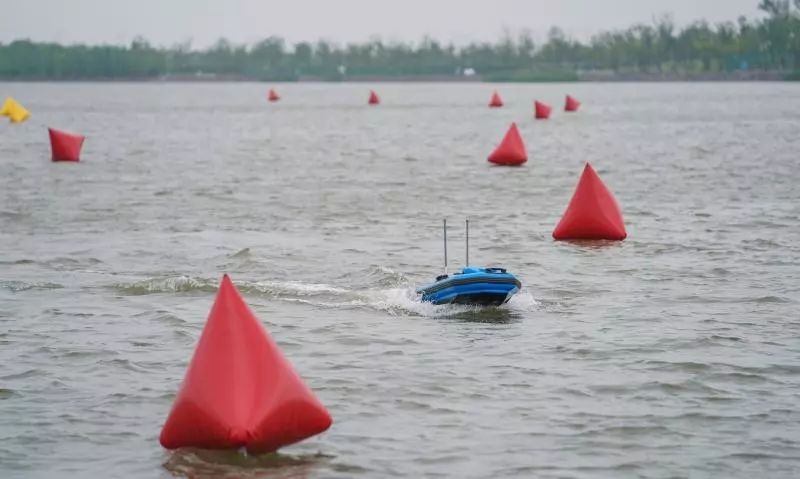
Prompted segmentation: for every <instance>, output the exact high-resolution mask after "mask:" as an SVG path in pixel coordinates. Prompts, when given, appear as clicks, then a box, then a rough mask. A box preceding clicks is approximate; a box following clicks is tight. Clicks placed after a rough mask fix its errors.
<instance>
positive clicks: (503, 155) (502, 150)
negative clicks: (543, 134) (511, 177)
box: [489, 123, 528, 166]
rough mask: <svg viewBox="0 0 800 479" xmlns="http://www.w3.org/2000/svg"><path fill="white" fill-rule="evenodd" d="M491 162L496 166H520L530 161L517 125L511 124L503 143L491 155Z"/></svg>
mask: <svg viewBox="0 0 800 479" xmlns="http://www.w3.org/2000/svg"><path fill="white" fill-rule="evenodd" d="M489 161H490V162H491V163H494V164H496V165H506V166H519V165H521V164H523V163H525V162H526V161H528V153H527V152H526V151H525V143H523V142H522V136H521V135H520V134H519V129H518V128H517V124H516V123H512V124H511V127H510V128H509V129H508V132H506V136H505V137H503V141H501V142H500V145H498V147H497V148H495V150H494V152H492V154H491V155H489Z"/></svg>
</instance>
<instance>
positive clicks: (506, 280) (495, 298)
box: [417, 220, 522, 306]
mask: <svg viewBox="0 0 800 479" xmlns="http://www.w3.org/2000/svg"><path fill="white" fill-rule="evenodd" d="M466 231H467V232H466V238H467V250H466V251H467V254H466V257H467V265H469V220H467V222H466ZM521 286H522V284H521V283H520V282H519V280H518V279H517V278H516V277H514V275H513V274H511V273H509V272H508V271H506V270H505V268H475V267H471V266H466V267H464V268H463V269H462V270H461V272H460V273H454V274H453V275H452V276H450V275H448V274H447V220H445V221H444V274H443V275H440V276H438V277H437V278H436V281H434V282H433V283H430V284H425V285H422V286H420V287H418V288H417V294H419V295H421V296H422V301H427V302H430V303H433V304H467V305H476V306H500V305H501V304H504V303H506V302H507V301H508V300H509V299H511V296H513V295H514V294H516V293H517V291H519V289H520V287H521Z"/></svg>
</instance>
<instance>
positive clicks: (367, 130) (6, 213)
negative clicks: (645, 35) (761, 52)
mask: <svg viewBox="0 0 800 479" xmlns="http://www.w3.org/2000/svg"><path fill="white" fill-rule="evenodd" d="M269 86H272V85H264V84H90V83H80V84H14V83H0V96H5V95H11V96H14V97H15V98H16V99H17V100H19V101H20V102H21V103H23V104H24V105H25V106H27V107H28V108H29V109H30V110H31V112H32V114H33V116H32V117H31V119H30V120H29V121H28V122H26V123H23V124H20V125H10V124H6V123H4V122H3V123H0V244H1V245H2V246H0V475H2V477H3V478H14V477H37V478H38V477H43V478H45V477H46V478H61V477H137V478H158V477H160V478H167V477H172V476H173V475H178V476H187V477H265V478H273V477H277V478H293V479H296V478H351V477H369V478H372V477H374V478H384V477H459V478H488V477H520V478H528V477H545V478H548V477H553V478H555V477H558V478H594V477H614V478H618V477H648V478H649V477H659V478H660V477H665V478H666V477H743V478H750V477H770V478H778V477H786V478H792V477H797V476H798V474H799V473H798V471H800V411H799V410H798V407H797V405H798V401H800V314H799V313H798V306H799V305H800V304H799V303H800V168H798V166H800V85H793V84H781V83H772V84H770V83H759V84H548V85H488V84H468V85H467V84H458V85H455V84H378V85H366V84H364V85H361V84H292V85H277V86H276V87H277V89H278V91H279V93H280V94H281V95H282V96H283V100H282V101H281V102H280V103H276V104H268V103H267V102H266V101H265V99H264V98H265V94H266V91H267V89H268V88H269ZM369 88H375V89H376V90H377V91H378V93H379V94H380V95H381V97H382V100H383V104H382V105H380V106H379V107H372V108H371V107H368V106H367V105H366V100H367V94H368V90H369ZM495 88H497V89H498V90H499V91H500V93H501V95H502V96H503V98H504V100H505V101H506V103H507V106H506V107H505V108H502V109H496V110H490V109H488V108H487V107H486V103H487V102H488V100H489V97H490V95H491V92H492V90H493V89H495ZM566 93H571V94H573V95H574V96H576V97H578V98H579V99H580V100H582V101H583V102H584V107H583V109H582V110H581V111H580V112H579V113H577V114H572V115H566V114H563V113H561V112H560V111H558V108H556V111H555V112H554V116H553V118H552V119H551V120H550V121H546V122H535V121H534V120H533V118H532V102H533V100H534V99H537V98H538V99H541V100H544V101H547V102H550V103H552V104H554V105H555V106H556V107H560V106H561V105H562V102H563V97H564V95H565V94H566ZM512 121H516V122H517V123H518V124H519V126H520V130H521V132H522V135H523V137H524V139H525V141H526V143H527V147H528V151H529V161H528V163H527V164H526V165H525V166H524V167H522V168H502V167H490V166H489V164H488V163H487V162H486V157H487V155H488V154H489V153H490V152H491V150H492V149H493V148H494V146H495V145H496V144H497V142H498V141H499V140H500V138H501V137H502V136H503V134H504V133H505V131H506V129H507V128H508V126H509V124H510V122H512ZM46 126H53V127H56V128H61V129H65V130H68V131H77V132H79V133H82V134H85V135H87V137H88V138H87V141H86V144H85V146H84V151H83V161H82V162H81V163H78V164H68V163H51V162H50V161H49V155H50V150H49V144H48V139H47V131H46V128H45V127H46ZM586 161H589V162H591V163H592V165H593V166H594V167H595V168H596V169H597V171H598V173H599V174H600V176H601V177H602V178H603V180H604V181H605V182H606V184H607V185H608V186H609V188H610V189H611V190H612V191H613V192H614V193H615V195H616V197H617V199H618V200H619V202H620V204H621V206H622V210H623V214H624V216H625V220H626V224H627V228H628V235H629V236H628V239H627V240H626V241H624V242H618V243H588V244H587V243H584V244H575V243H567V242H554V241H553V240H552V238H551V232H552V230H553V228H554V227H555V225H556V223H557V222H558V220H559V218H560V216H561V214H562V213H563V211H564V208H565V207H566V204H567V202H568V201H569V198H570V196H571V194H572V192H573V189H574V187H575V184H576V182H577V179H578V177H579V175H580V173H581V170H582V168H583V165H584V162H586ZM444 217H447V218H448V219H449V220H450V221H449V223H450V224H451V225H452V226H451V228H450V231H449V239H450V251H449V253H450V258H451V264H454V265H455V266H462V265H463V260H462V258H463V253H464V249H463V219H464V218H466V217H469V218H470V220H471V222H470V226H471V228H470V230H471V238H470V244H471V251H470V258H471V260H472V261H473V263H475V264H485V265H501V266H505V267H507V268H509V269H510V270H511V271H512V272H514V273H515V274H516V275H517V276H518V277H519V278H520V279H521V281H522V282H523V288H522V291H521V292H520V293H519V294H518V295H517V296H516V297H514V298H513V300H512V301H511V302H510V303H509V304H508V305H506V306H505V307H502V308H497V309H490V310H486V311H478V310H473V309H470V308H465V307H450V306H446V307H436V306H431V305H425V304H421V303H420V302H419V301H418V300H417V298H416V297H415V294H414V292H413V288H414V285H415V284H418V283H421V282H425V281H428V280H430V279H432V278H433V276H435V275H436V274H439V273H440V271H441V268H442V251H441V249H442V248H441V243H442V241H441V219H442V218H444ZM225 272H228V273H230V274H231V276H232V278H233V280H234V282H235V283H236V284H237V285H238V287H239V289H240V291H241V292H242V294H243V296H244V298H245V300H246V301H247V302H248V303H249V304H250V306H251V308H252V309H253V311H254V312H255V313H256V315H257V316H258V317H259V319H260V320H261V321H262V322H263V323H264V325H265V326H266V328H267V329H268V330H269V332H270V333H271V335H272V336H273V337H274V338H275V339H276V341H277V342H278V343H279V345H280V346H281V348H282V349H283V351H284V353H285V354H286V356H287V357H288V358H289V359H290V361H292V363H293V364H294V366H295V368H296V369H297V370H298V371H299V372H300V374H301V375H302V376H303V378H304V379H305V381H306V382H307V383H308V384H309V386H310V387H311V388H312V389H313V390H314V391H315V392H316V394H317V395H318V397H319V398H320V399H321V401H322V402H323V403H324V404H325V405H326V407H327V408H328V410H329V411H330V412H331V414H332V416H333V418H334V424H333V426H332V427H331V429H330V430H329V431H328V432H326V433H324V434H322V435H320V436H317V437H314V438H312V439H310V440H308V441H305V442H303V443H301V444H298V445H296V446H292V447H289V448H286V449H284V450H282V451H281V455H279V456H277V457H269V458H253V457H248V458H245V457H240V456H237V454H235V453H227V454H220V453H217V454H214V453H208V452H204V451H181V452H178V453H174V454H173V453H170V452H168V451H165V450H164V449H162V448H161V446H160V445H159V443H158V435H159V433H160V430H161V426H162V425H163V422H164V420H165V419H166V416H167V414H168V412H169V409H170V407H171V405H172V400H173V398H174V394H175V392H176V391H177V389H178V387H179V385H180V382H181V380H182V378H183V375H184V372H185V368H186V366H187V362H188V360H189V359H190V357H191V355H192V352H193V349H194V346H195V344H196V341H197V339H198V336H199V334H200V332H201V330H202V327H203V324H204V322H205V319H206V317H207V314H208V312H209V310H210V307H211V304H212V301H213V299H214V294H215V291H216V288H217V285H218V283H219V280H220V279H221V277H222V274H223V273H225Z"/></svg>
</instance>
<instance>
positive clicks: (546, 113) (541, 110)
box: [534, 100, 553, 120]
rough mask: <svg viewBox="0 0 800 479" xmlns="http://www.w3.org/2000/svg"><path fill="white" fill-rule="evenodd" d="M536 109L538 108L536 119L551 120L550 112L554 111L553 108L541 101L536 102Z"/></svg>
mask: <svg viewBox="0 0 800 479" xmlns="http://www.w3.org/2000/svg"><path fill="white" fill-rule="evenodd" d="M534 107H535V108H536V119H537V120H546V119H548V118H550V112H551V111H552V110H553V108H552V107H550V106H548V105H545V104H544V103H542V102H540V101H538V100H537V101H535V102H534Z"/></svg>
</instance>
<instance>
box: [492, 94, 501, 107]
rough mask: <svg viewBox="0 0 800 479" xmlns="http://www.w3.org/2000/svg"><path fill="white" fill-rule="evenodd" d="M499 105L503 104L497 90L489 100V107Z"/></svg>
mask: <svg viewBox="0 0 800 479" xmlns="http://www.w3.org/2000/svg"><path fill="white" fill-rule="evenodd" d="M501 106H503V100H502V99H501V98H500V95H498V94H497V92H494V94H492V99H491V100H490V101H489V108H500V107H501Z"/></svg>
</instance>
